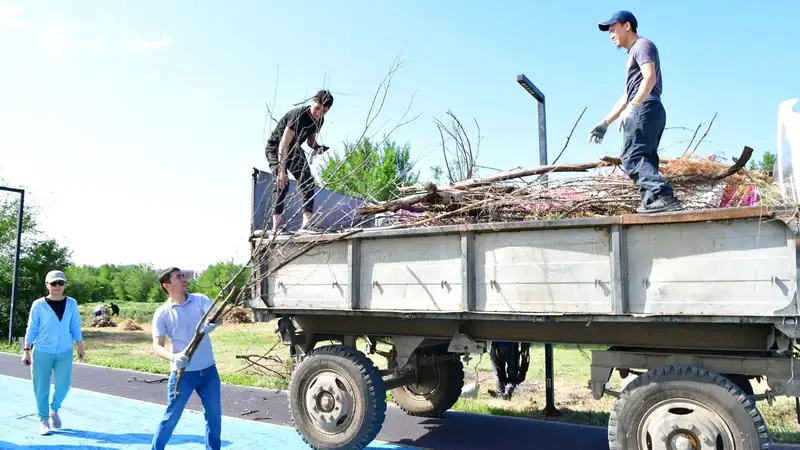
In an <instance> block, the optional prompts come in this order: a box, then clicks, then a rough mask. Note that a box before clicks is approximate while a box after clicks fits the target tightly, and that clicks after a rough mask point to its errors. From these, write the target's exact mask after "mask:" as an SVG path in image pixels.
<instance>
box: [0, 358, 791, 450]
mask: <svg viewBox="0 0 800 450" xmlns="http://www.w3.org/2000/svg"><path fill="white" fill-rule="evenodd" d="M0 375H4V376H5V377H0V380H3V383H12V382H13V383H20V382H23V381H20V379H21V380H29V379H30V369H29V368H27V367H25V366H23V365H22V364H21V363H20V362H19V356H17V355H9V354H4V353H0ZM7 377H14V378H15V379H9V378H7ZM161 378H162V376H161V375H153V374H144V373H141V372H131V371H126V370H118V369H108V368H104V367H96V366H89V365H85V364H77V363H76V364H75V366H74V369H73V387H74V388H76V389H75V390H74V391H72V392H70V394H69V396H68V397H67V400H66V401H65V403H64V408H65V412H64V414H62V416H63V417H62V418H63V420H64V422H65V426H66V422H67V420H68V417H69V420H70V421H72V420H75V419H74V417H75V416H77V415H84V408H78V405H81V404H82V403H83V402H84V399H83V396H84V395H90V394H91V393H90V392H81V391H79V390H78V389H82V390H87V391H92V392H94V393H103V394H108V395H106V396H102V397H107V398H109V399H114V398H115V397H116V399H114V401H117V402H125V403H124V405H125V406H124V408H126V410H127V408H130V406H129V404H131V403H136V404H137V405H138V406H137V407H136V408H135V410H136V413H135V414H136V417H137V419H136V420H135V421H127V422H126V423H128V422H130V423H132V424H135V427H136V429H135V430H131V429H129V428H126V430H125V433H121V432H120V431H119V430H117V431H114V432H113V433H112V431H104V433H105V435H103V433H99V432H98V431H97V430H94V428H96V424H97V423H102V424H104V429H105V430H109V429H111V430H113V429H114V426H116V425H114V426H110V424H109V420H111V419H109V418H114V417H115V415H114V414H111V413H109V414H107V415H104V416H103V417H102V418H97V417H95V418H94V419H91V418H87V419H86V420H87V421H89V422H91V423H86V424H84V423H83V422H79V423H77V424H76V423H75V422H72V423H73V424H75V427H78V426H79V425H80V426H81V429H85V430H92V431H91V432H82V433H84V434H81V435H80V437H81V439H85V440H86V442H95V443H94V444H91V445H94V446H93V447H92V446H88V447H63V446H61V445H59V446H51V445H44V444H40V443H39V442H43V441H39V437H38V436H37V437H36V444H32V442H33V441H31V442H30V443H29V442H28V441H21V440H20V439H22V437H16V436H22V435H21V434H19V433H20V432H21V431H19V430H22V429H25V428H27V429H25V430H24V432H23V435H24V436H25V438H26V439H29V438H31V436H35V432H36V430H37V428H36V423H35V417H32V418H31V417H29V418H28V420H26V421H23V419H17V417H19V416H25V415H28V414H31V413H32V412H33V411H34V407H33V393H32V391H31V389H30V384H26V385H25V386H24V387H23V388H22V389H20V388H18V387H15V386H16V385H14V386H12V387H13V389H11V390H9V389H8V388H6V387H4V386H5V385H4V384H0V392H2V393H3V394H0V400H2V401H0V403H2V404H3V405H5V404H14V405H15V406H14V410H13V411H14V412H13V414H15V416H14V418H13V419H14V420H12V421H11V422H12V424H11V425H10V427H11V428H12V429H14V430H15V431H14V433H15V434H12V435H10V436H15V437H14V439H13V440H11V441H9V438H8V437H7V436H9V434H7V433H8V432H9V431H7V430H5V429H3V428H0V449H7V448H9V449H15V450H22V449H24V450H54V449H55V448H66V449H67V450H73V449H78V448H86V449H88V450H96V449H100V448H102V449H116V448H123V447H120V446H119V445H122V444H124V443H120V442H117V441H120V440H124V439H128V438H125V437H119V435H122V436H128V435H132V436H134V437H135V439H138V441H136V442H138V443H139V444H141V442H142V441H144V440H145V438H146V439H147V440H148V441H149V436H150V434H149V433H152V431H151V429H152V427H153V424H154V423H155V422H156V421H157V420H158V419H159V418H160V417H161V415H162V414H163V405H166V400H167V393H166V382H162V383H158V382H155V383H146V382H144V381H143V380H148V381H153V380H159V379H161ZM136 380H139V381H136ZM23 383H24V382H23ZM28 383H29V382H28ZM9 386H10V385H9ZM9 392H13V393H14V395H13V397H14V398H13V399H12V398H11V395H10V394H8V393H9ZM95 395H96V394H95ZM110 396H113V397H110ZM26 398H27V400H26ZM7 399H8V400H10V402H6V400H7ZM125 399H129V400H127V401H125ZM131 400H137V401H136V402H133V401H131ZM95 401H97V400H95ZM222 401H223V405H222V406H223V414H224V415H225V416H226V417H228V419H226V422H225V424H224V425H223V430H224V431H223V439H226V440H227V441H229V446H226V447H225V448H226V449H228V450H233V449H238V448H240V447H239V445H240V444H241V445H245V446H246V448H248V449H249V448H265V449H269V448H274V449H286V450H294V449H295V448H298V449H300V448H305V449H307V448H308V447H307V446H302V445H301V442H302V441H300V439H299V437H297V435H296V433H295V431H294V429H292V428H288V427H290V426H291V421H290V419H289V415H288V407H287V401H286V394H285V393H284V392H282V391H275V390H266V389H254V388H243V387H239V386H233V385H223V388H222ZM26 402H27V406H26ZM109 402H110V400H106V401H105V402H104V404H109V405H111V404H114V405H116V403H109ZM143 402H148V403H151V404H150V405H147V406H146V407H145V406H141V405H145V403H143ZM153 404H154V405H153ZM119 405H120V407H123V406H122V405H123V404H122V403H119ZM23 410H24V411H23ZM187 410H192V411H202V406H201V405H200V402H199V399H198V398H197V396H196V395H195V396H193V397H192V399H191V400H190V402H189V404H188V405H187ZM6 415H7V414H6V413H5V411H4V408H0V422H2V423H4V424H7V423H9V420H8V419H7V418H6V417H5V416H6ZM386 415H387V417H386V422H385V423H384V426H383V429H382V430H381V432H380V434H379V435H378V439H377V441H376V442H375V443H373V445H372V446H371V447H370V448H371V449H398V450H399V449H405V448H408V446H412V447H417V448H424V449H431V450H479V449H480V450H483V449H489V448H502V449H503V450H523V449H525V450H545V449H547V450H562V449H565V450H566V449H575V448H580V449H583V450H607V449H608V444H607V441H606V430H605V428H600V427H589V426H580V425H572V424H565V423H556V422H547V421H541V420H533V419H522V418H511V417H499V416H488V415H478V414H468V413H460V412H448V413H445V414H444V415H443V416H442V418H440V419H424V418H416V417H410V416H407V415H406V414H405V413H403V412H402V411H401V410H400V409H399V408H397V407H396V406H394V405H392V404H390V405H389V407H388V409H387V414H386ZM188 417H195V415H191V416H190V415H189V414H187V418H188ZM236 418H242V419H250V420H237V419H236ZM254 419H257V420H254ZM31 421H32V422H31ZM92 421H94V422H92ZM184 421H185V422H184ZM198 421H199V422H198ZM20 423H25V424H26V425H23V426H20ZM92 424H94V425H92ZM84 425H85V426H84ZM125 426H126V427H129V426H133V425H125ZM70 427H72V425H71V426H70ZM243 427H244V428H247V430H246V431H243V429H244V428H243ZM74 429H77V428H74ZM203 429H204V426H203V423H202V416H201V415H196V418H194V419H189V420H186V419H182V420H181V425H179V427H178V429H177V430H176V433H177V434H180V435H182V436H184V437H183V438H181V439H184V440H182V441H181V442H183V444H184V445H186V447H177V448H181V449H183V448H186V449H190V448H191V449H194V448H201V447H193V445H199V444H198V442H200V443H202V439H201V438H202V434H203ZM79 434H80V433H79ZM115 434H116V435H117V436H116V437H115ZM248 434H252V435H254V436H262V435H266V434H269V435H270V436H276V437H275V439H279V440H278V441H274V440H273V441H269V438H266V437H264V438H259V441H258V446H256V447H253V446H252V442H251V443H250V444H247V443H246V442H240V441H241V440H242V439H243V438H240V436H245V435H248ZM233 436H235V438H233ZM50 437H52V436H48V437H44V438H50ZM130 439H134V438H130ZM198 439H199V440H198ZM3 441H7V442H3ZM17 441H19V442H17ZM46 442H47V444H50V443H51V442H50V441H46ZM53 443H54V442H53ZM298 443H300V444H298ZM387 443H392V444H395V446H394V447H393V446H391V445H389V444H387ZM4 445H13V446H11V447H6V446H4ZM137 445H138V444H137ZM294 445H301V446H299V447H294ZM403 446H406V447H403ZM124 448H132V449H136V448H138V447H135V446H133V447H132V446H130V445H127V444H125V445H124ZM142 448H145V447H142ZM241 448H245V447H241ZM773 448H774V449H775V450H798V449H800V447H798V446H774V447H773Z"/></svg>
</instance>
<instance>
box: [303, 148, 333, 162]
mask: <svg viewBox="0 0 800 450" xmlns="http://www.w3.org/2000/svg"><path fill="white" fill-rule="evenodd" d="M329 149H330V147H328V146H327V145H320V146H319V147H317V148H315V149H314V150H311V155H310V157H309V159H308V164H311V163H312V162H314V158H316V157H317V156H318V155H321V154H323V153H325V152H327V151H328V150H329Z"/></svg>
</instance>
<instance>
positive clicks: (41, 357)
mask: <svg viewBox="0 0 800 450" xmlns="http://www.w3.org/2000/svg"><path fill="white" fill-rule="evenodd" d="M31 360H32V361H31V381H33V395H34V396H35V397H36V413H37V414H38V416H39V420H47V419H48V418H49V417H50V411H48V409H47V408H48V406H49V407H50V409H52V410H53V411H58V410H59V408H61V403H62V402H63V401H64V399H65V398H66V397H67V392H69V387H70V385H71V384H72V349H70V350H69V351H67V352H64V353H59V354H57V355H55V354H52V353H45V352H41V351H38V350H36V347H34V349H33V355H32V356H31ZM53 377H55V379H56V382H55V385H56V386H55V392H53V402H52V403H50V379H51V378H53ZM48 404H49V405H48Z"/></svg>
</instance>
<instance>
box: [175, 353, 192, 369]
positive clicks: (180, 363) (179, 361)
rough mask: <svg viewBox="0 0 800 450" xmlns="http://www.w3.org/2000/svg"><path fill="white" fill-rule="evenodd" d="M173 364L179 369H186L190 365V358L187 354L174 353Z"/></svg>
mask: <svg viewBox="0 0 800 450" xmlns="http://www.w3.org/2000/svg"><path fill="white" fill-rule="evenodd" d="M172 362H173V363H174V364H175V367H176V368H177V369H183V368H184V367H186V366H188V365H189V357H188V356H186V353H184V352H180V353H174V354H173V355H172Z"/></svg>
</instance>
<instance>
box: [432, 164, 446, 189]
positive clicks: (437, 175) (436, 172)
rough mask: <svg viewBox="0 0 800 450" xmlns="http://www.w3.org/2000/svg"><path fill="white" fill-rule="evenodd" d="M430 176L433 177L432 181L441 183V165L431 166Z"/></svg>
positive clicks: (442, 176)
mask: <svg viewBox="0 0 800 450" xmlns="http://www.w3.org/2000/svg"><path fill="white" fill-rule="evenodd" d="M431 178H433V180H432V181H433V182H434V183H436V184H437V185H438V184H441V182H442V178H444V170H443V169H442V166H431Z"/></svg>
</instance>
